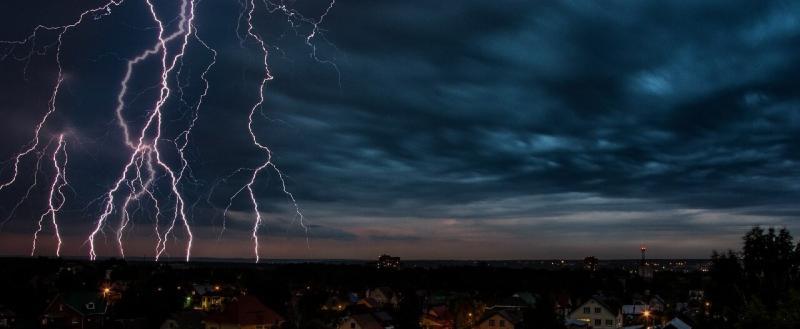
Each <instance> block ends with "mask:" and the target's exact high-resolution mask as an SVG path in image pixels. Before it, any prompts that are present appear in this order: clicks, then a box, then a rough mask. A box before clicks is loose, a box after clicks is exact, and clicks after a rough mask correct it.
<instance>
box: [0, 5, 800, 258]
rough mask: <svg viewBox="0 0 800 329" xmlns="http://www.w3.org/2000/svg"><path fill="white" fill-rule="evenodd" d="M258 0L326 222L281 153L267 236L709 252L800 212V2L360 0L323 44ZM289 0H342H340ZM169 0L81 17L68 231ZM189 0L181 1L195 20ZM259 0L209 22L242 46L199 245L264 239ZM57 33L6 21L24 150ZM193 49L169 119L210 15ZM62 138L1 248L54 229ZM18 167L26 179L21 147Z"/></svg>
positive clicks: (0, 123) (602, 253)
mask: <svg viewBox="0 0 800 329" xmlns="http://www.w3.org/2000/svg"><path fill="white" fill-rule="evenodd" d="M17 2H19V3H20V4H10V3H7V2H4V3H3V4H0V39H4V40H20V39H24V38H25V37H26V36H27V34H28V33H29V32H30V31H32V30H33V29H34V28H35V26H36V25H37V24H44V25H60V24H66V23H68V22H72V21H74V19H75V18H76V17H77V16H78V14H79V13H80V11H82V10H84V9H86V8H90V7H91V6H92V5H94V4H88V5H87V6H86V7H85V8H75V7H76V6H74V5H72V6H65V5H60V4H55V5H54V4H53V3H51V2H49V1H39V2H41V3H38V2H24V1H17ZM23 2H24V3H23ZM98 3H100V2H98ZM256 3H257V8H256V17H255V19H254V24H255V26H256V31H257V32H258V33H259V34H260V35H263V37H264V39H265V41H266V42H267V43H268V44H269V46H270V60H269V63H270V69H271V72H272V74H273V75H274V77H275V79H274V80H272V81H270V82H269V83H268V84H267V87H266V90H265V94H264V95H265V99H266V102H265V103H264V105H263V107H262V113H263V116H262V115H259V116H256V122H255V126H256V133H257V134H258V136H259V138H260V139H261V140H262V141H264V142H265V143H266V144H268V145H269V146H270V147H271V148H272V150H273V151H274V160H275V163H276V164H277V165H278V166H279V167H280V169H281V170H282V171H283V172H284V173H285V174H286V177H287V189H288V190H289V191H291V192H292V193H293V195H294V196H295V198H296V199H297V201H298V203H299V205H300V207H301V208H302V210H303V212H304V214H305V216H306V223H307V224H308V225H309V228H310V229H309V231H308V235H307V236H308V239H309V240H308V241H309V243H308V245H307V244H306V233H305V232H304V230H303V229H302V228H301V227H300V226H299V225H298V223H297V221H296V220H295V219H293V217H292V214H293V210H292V208H291V203H289V202H287V199H286V197H285V196H284V195H283V194H282V193H281V188H280V185H279V184H278V181H277V180H276V179H275V178H276V177H275V176H274V175H272V177H270V176H269V175H268V174H266V175H264V176H261V177H260V178H259V180H258V181H257V185H256V186H257V188H256V190H257V193H256V194H257V195H258V198H259V201H260V202H261V210H262V211H263V215H264V218H265V221H266V222H265V225H264V226H263V227H262V228H261V230H260V236H261V240H262V244H263V245H262V248H261V253H262V258H374V257H376V256H377V255H378V254H380V253H384V252H387V253H391V254H396V255H398V256H401V257H403V258H437V259H441V258H459V259H474V258H482V259H489V258H502V259H512V258H560V257H566V258H577V257H584V256H588V255H595V256H598V257H600V258H635V257H637V256H638V247H639V245H640V244H647V245H648V246H649V249H650V254H651V255H653V256H654V257H707V256H708V255H710V253H711V251H712V250H713V249H717V250H722V249H728V248H738V246H739V241H740V240H739V239H740V236H741V235H742V234H743V233H744V232H745V231H746V230H747V229H748V228H749V227H751V226H752V225H756V224H760V225H772V226H786V227H788V228H789V229H790V230H794V231H795V233H798V234H800V233H799V232H800V225H798V224H797V219H796V216H797V215H798V214H800V207H798V200H800V166H798V158H800V85H798V83H797V82H796V79H798V77H800V3H797V2H795V1H770V2H762V1H755V2H754V1H729V0H726V1H602V2H591V1H406V0H404V1H400V0H397V1H390V0H380V1H356V0H339V1H337V2H336V4H335V6H334V7H333V8H332V9H331V10H330V12H329V13H328V15H326V16H325V18H324V20H323V21H322V23H321V24H320V25H319V28H320V30H319V31H318V33H319V34H318V35H316V36H315V38H314V39H313V40H312V41H313V43H312V44H313V45H314V46H316V53H315V54H316V57H317V60H315V58H314V57H313V56H312V54H314V49H313V48H311V47H309V46H308V45H307V44H306V43H305V42H306V36H307V35H308V34H309V33H310V31H311V29H312V26H311V25H310V24H309V23H308V22H302V21H297V20H295V21H291V20H287V17H286V16H284V15H283V14H282V13H281V12H280V11H275V12H273V13H269V11H268V10H267V9H268V8H267V7H265V6H264V3H263V2H261V1H256ZM287 5H288V7H289V8H291V9H293V10H295V12H296V13H300V14H302V15H303V16H304V17H308V18H309V19H312V20H316V19H318V18H319V17H320V16H321V15H322V13H323V12H324V11H325V9H326V8H327V5H328V3H327V2H324V1H297V2H287ZM4 7H5V8H4ZM62 7H63V8H62ZM146 9H147V7H146V6H145V4H144V3H143V2H142V1H132V0H127V1H126V2H125V3H123V4H122V5H121V6H119V7H114V8H113V10H112V13H111V14H110V15H108V16H106V17H102V18H99V17H98V18H99V19H97V20H89V21H88V23H86V24H84V25H81V26H80V27H79V28H76V29H74V30H71V31H69V32H68V33H67V34H65V36H64V38H63V45H62V51H63V54H62V58H61V60H62V63H63V68H64V72H65V81H64V86H63V90H62V92H61V94H60V95H59V98H58V100H57V104H58V112H57V114H56V115H55V116H54V117H53V119H52V120H50V121H48V124H47V125H46V126H45V128H44V129H43V136H44V137H43V140H44V142H43V143H47V141H50V140H51V139H52V138H53V136H56V135H58V134H60V133H61V132H67V141H68V146H67V150H68V152H69V157H70V158H69V161H70V162H69V166H68V177H67V178H68V179H69V181H70V182H71V187H72V188H71V189H70V190H69V191H68V193H67V195H68V199H67V202H66V204H65V207H64V210H63V211H62V212H61V213H60V214H59V220H60V221H61V222H62V235H63V236H64V238H65V243H64V251H65V252H64V253H65V254H67V255H76V256H83V255H86V253H87V245H86V244H85V243H84V242H85V240H86V236H87V234H88V233H89V232H90V231H91V228H92V226H93V225H94V223H95V222H96V221H97V218H98V216H99V214H100V213H101V211H102V202H101V201H102V200H99V199H98V198H100V197H102V194H103V192H104V191H105V190H107V189H108V188H109V187H111V186H112V184H113V183H114V181H115V180H116V179H117V177H118V176H119V174H120V172H121V170H122V166H123V165H124V163H125V161H126V160H127V157H128V156H129V154H128V153H126V152H127V150H126V149H125V146H124V140H123V139H122V134H121V132H120V131H119V130H118V128H117V124H116V122H115V121H114V120H115V118H116V117H115V115H114V107H115V106H116V95H117V93H118V92H119V81H120V79H121V78H122V77H123V75H124V73H125V61H126V60H128V59H130V58H132V57H134V56H136V55H137V54H139V53H140V52H141V51H142V50H143V49H145V48H146V47H150V46H151V45H153V42H154V40H155V37H156V33H157V30H156V29H155V25H154V23H153V21H152V19H149V16H148V13H147V11H146ZM174 9H175V8H170V7H169V6H167V5H163V4H162V5H161V6H160V7H159V10H160V13H162V15H164V17H169V19H170V20H172V19H173V18H175V17H176V16H175V13H174V11H175V10H174ZM241 12H242V6H241V4H240V3H239V2H238V1H235V0H230V1H216V0H205V1H203V2H200V3H199V5H198V8H197V21H196V25H197V32H198V34H199V35H200V36H201V37H202V38H203V40H204V41H205V42H206V43H207V44H208V45H209V46H211V47H213V48H215V49H216V50H217V51H218V54H219V55H218V61H217V64H215V66H214V67H213V68H212V70H211V71H210V72H209V73H208V78H209V81H210V83H211V86H210V90H209V93H208V96H207V97H206V99H205V100H204V103H203V106H202V107H201V109H200V114H199V119H198V121H197V123H196V126H195V130H194V131H193V132H192V137H191V142H190V144H189V145H190V146H189V151H188V155H189V158H190V165H191V168H192V172H191V178H190V179H187V180H186V181H185V182H184V184H183V186H182V191H183V192H182V193H183V194H184V195H185V197H186V199H187V200H188V203H190V204H189V206H188V208H189V209H188V211H189V212H190V217H191V224H192V228H193V232H194V233H195V235H196V236H195V244H194V251H193V254H194V255H195V256H198V257H203V256H205V257H240V258H249V257H252V246H251V240H250V237H249V233H250V232H249V230H250V229H251V227H252V224H253V220H254V213H253V212H252V207H251V205H250V203H249V199H248V198H247V197H243V196H241V195H240V196H239V197H237V198H235V199H234V200H233V203H232V207H231V212H230V213H229V215H228V216H227V218H224V217H223V216H222V209H223V208H225V206H227V204H228V202H229V198H230V197H231V196H232V195H233V194H234V193H236V191H237V190H238V189H239V188H241V187H242V184H244V183H246V181H247V179H248V178H249V177H247V175H236V174H234V173H235V170H236V169H237V168H240V167H244V168H253V167H256V166H258V165H259V164H260V163H261V162H263V159H264V155H263V153H261V152H259V150H258V148H256V147H255V146H253V145H252V143H251V142H250V140H249V135H248V134H247V115H248V111H249V109H250V107H252V106H253V104H254V103H255V102H256V101H257V100H258V84H259V82H260V80H261V79H262V77H263V68H262V67H261V66H260V64H261V59H262V58H261V57H260V56H261V55H260V53H259V48H258V44H257V43H256V42H255V40H254V39H253V38H245V35H246V28H244V27H242V24H245V21H244V20H241V19H243V18H242V17H241V16H240V14H241ZM237 20H238V25H239V29H238V31H237ZM292 22H294V23H297V24H295V29H294V30H293V29H292V24H290V23H292ZM170 24H172V25H168V27H170V26H171V27H172V28H175V27H176V26H175V23H174V21H172V23H170ZM54 36H55V34H53V33H49V34H48V33H42V35H40V36H39V39H38V40H39V41H38V44H37V45H36V46H35V47H36V48H35V49H36V50H37V51H36V53H35V54H34V55H33V56H30V60H28V58H27V55H28V54H29V52H30V47H28V48H26V47H25V46H17V47H16V48H12V46H11V45H8V44H6V45H0V56H3V55H6V54H8V56H6V57H5V59H4V60H3V61H2V62H0V72H3V73H2V74H0V113H2V120H0V130H1V131H2V138H3V142H2V143H0V144H2V145H0V155H2V158H3V159H10V158H12V157H13V156H14V154H15V152H17V151H18V150H19V149H20V148H21V147H22V146H24V145H25V144H26V143H27V142H28V141H29V140H30V139H31V138H32V137H33V129H34V127H35V125H36V122H37V120H39V118H40V117H41V116H42V114H44V113H45V112H46V110H47V101H48V98H49V95H50V92H51V90H52V88H53V84H54V82H55V79H56V76H57V70H56V66H55V56H54V55H55V49H54V48H53V47H51V46H52V45H53V44H54V42H55V39H54ZM237 36H238V37H237ZM240 38H242V39H243V41H240ZM187 51H188V53H187V55H186V58H185V61H184V66H183V68H182V70H181V76H180V77H179V78H175V77H173V78H172V79H171V80H170V81H171V83H173V84H174V85H178V84H180V85H181V86H183V87H184V88H185V89H184V95H185V99H184V100H183V101H182V100H181V99H180V97H177V96H175V97H172V98H171V99H170V101H169V102H167V104H166V107H165V108H166V110H165V113H166V114H165V117H166V119H165V122H167V123H166V124H165V125H166V127H165V131H166V132H165V133H164V136H163V138H164V140H166V141H170V140H172V139H174V138H175V137H176V136H177V135H178V133H179V132H180V131H181V129H182V127H185V126H186V124H187V118H190V114H191V109H190V107H188V106H186V105H185V104H184V103H183V102H186V103H187V104H194V102H196V101H197V100H198V95H199V94H200V92H201V91H202V90H201V87H202V80H200V74H201V73H202V69H203V67H204V66H205V65H208V64H209V61H210V59H211V56H210V53H209V52H208V51H207V50H206V49H204V48H203V47H201V45H200V44H199V43H198V42H197V41H196V40H192V41H191V42H190V43H189V46H188V48H187ZM158 64H159V63H158V62H157V61H152V62H147V63H144V64H142V65H141V67H139V69H138V71H136V75H135V77H134V79H133V80H132V86H131V90H132V91H131V92H129V95H128V98H127V102H128V107H127V108H126V112H125V113H126V115H127V116H128V117H127V118H128V120H130V122H132V125H133V126H137V125H141V123H142V121H143V120H142V119H143V118H144V117H145V115H146V114H147V113H148V111H150V110H152V104H153V103H154V101H155V100H156V97H157V96H158V89H157V88H154V86H156V84H157V82H158ZM165 143H167V142H165ZM54 146H55V145H51V144H48V145H47V146H46V147H45V146H43V147H44V148H43V150H45V153H46V154H49V153H48V152H52V151H53V147H54ZM164 152H165V153H166V155H165V156H166V158H167V159H168V161H172V162H171V163H173V164H175V165H177V162H175V157H174V155H175V153H174V152H172V151H169V150H165V151H164ZM170 152H172V153H170ZM46 159H47V157H45V161H43V162H42V164H41V166H42V168H41V171H40V175H39V176H38V179H40V181H39V186H38V187H37V188H35V189H33V192H32V193H31V195H30V197H29V199H28V201H26V202H24V203H23V204H22V205H21V206H20V207H19V208H18V210H17V212H16V214H15V216H13V217H11V218H7V216H8V215H9V214H10V211H11V209H12V208H13V207H14V205H15V204H17V202H18V201H19V200H20V198H21V197H22V196H23V195H24V193H25V192H26V189H27V186H28V184H29V183H30V182H31V181H32V178H33V169H34V167H35V157H28V158H26V159H25V160H24V161H23V162H22V164H21V168H23V169H24V170H22V171H21V178H20V182H18V183H17V184H15V185H13V186H11V187H10V188H8V189H5V190H3V191H0V220H5V219H8V221H7V223H6V224H5V225H4V227H3V229H2V231H0V254H6V255H11V254H14V255H17V254H28V253H30V247H31V246H30V239H31V237H32V236H33V232H34V231H35V230H36V220H37V219H38V216H39V214H41V213H42V211H43V210H44V207H45V205H46V196H47V187H49V183H50V182H51V180H52V173H53V171H52V168H51V167H52V164H51V163H50V162H47V161H46ZM2 168H3V170H2V171H0V178H2V181H6V180H7V179H8V177H10V175H11V171H10V169H11V163H10V162H4V163H3V167H2ZM231 174H234V175H232V176H230V175H231ZM226 177H228V178H227V179H225V178H226ZM164 179H165V178H162V183H164V182H165V181H164ZM45 182H46V183H45ZM165 188H166V187H165V186H161V187H160V189H161V191H162V192H161V193H162V194H163V195H164V196H165V197H166V196H167V195H168V193H166V192H165V190H164V189H165ZM98 200H99V201H98ZM153 217H154V213H153V209H152V207H151V205H149V204H147V203H146V202H144V203H143V204H142V207H141V209H139V211H136V212H135V215H134V224H133V225H132V227H131V228H130V229H129V230H128V231H127V233H126V234H125V237H124V239H125V241H126V243H127V244H128V246H129V247H128V248H129V250H131V252H130V253H129V255H137V256H147V257H150V256H152V254H153V249H154V248H153V247H154V245H155V240H156V237H155V235H154V233H153V232H154V230H153V222H154V219H153ZM119 219H120V214H119V213H114V214H112V216H111V217H110V222H109V226H108V227H107V230H106V232H108V238H107V240H103V241H102V242H101V245H100V249H101V250H100V254H101V255H102V256H118V254H117V252H116V249H115V245H114V243H112V242H114V239H115V238H114V233H113V232H114V228H115V227H116V225H118V221H119ZM223 221H225V225H226V230H225V231H224V232H222V231H221V227H222V223H223ZM51 234H52V229H51V228H50V227H45V231H44V233H43V234H42V242H41V244H42V246H43V247H41V249H40V251H39V252H38V253H37V254H41V255H52V254H53V243H52V242H53V239H52V236H51ZM101 240H102V239H101ZM173 241H174V242H170V243H172V244H170V246H169V248H168V253H169V254H170V255H172V256H181V255H182V246H183V244H182V243H184V242H185V237H184V234H183V233H182V231H178V232H177V234H176V236H175V239H174V240H173Z"/></svg>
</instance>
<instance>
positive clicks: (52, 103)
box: [0, 0, 123, 191]
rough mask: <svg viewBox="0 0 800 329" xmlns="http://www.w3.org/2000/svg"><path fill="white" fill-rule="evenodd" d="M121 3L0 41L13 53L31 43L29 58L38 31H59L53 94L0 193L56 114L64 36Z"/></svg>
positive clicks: (117, 0) (120, 1)
mask: <svg viewBox="0 0 800 329" xmlns="http://www.w3.org/2000/svg"><path fill="white" fill-rule="evenodd" d="M122 1H123V0H112V1H109V2H108V3H106V4H105V5H103V6H101V7H98V8H94V9H89V10H86V11H84V12H83V13H81V14H80V16H78V19H77V20H76V21H74V22H72V23H70V24H67V25H61V26H45V25H38V26H36V28H34V30H33V33H31V34H30V35H29V36H28V37H27V38H25V39H23V40H17V41H0V44H6V45H12V47H11V48H12V50H11V51H13V48H15V47H16V46H19V45H25V44H27V43H28V42H33V46H32V47H31V54H29V56H32V53H33V52H34V51H35V50H36V49H35V41H36V39H37V36H38V33H39V31H43V30H45V31H59V32H58V37H57V38H56V40H57V41H56V64H57V65H58V78H57V79H56V85H55V87H53V92H52V94H51V96H50V100H49V102H48V109H47V112H45V114H44V115H43V116H42V118H41V120H39V123H37V124H36V127H35V128H34V131H33V139H32V140H31V141H30V142H29V143H28V145H27V146H24V147H23V148H22V150H21V151H20V152H19V153H17V155H16V156H14V159H13V168H12V174H11V177H10V178H8V179H7V180H6V181H5V182H4V183H2V184H0V191H2V190H3V189H5V188H7V187H9V186H11V185H13V184H14V183H15V182H16V180H17V176H18V175H19V163H20V161H22V159H23V158H24V157H26V156H27V155H28V154H31V153H33V152H34V151H35V150H36V149H37V148H38V147H39V142H40V139H41V132H42V127H44V125H45V124H46V123H47V120H48V119H49V118H50V117H51V116H52V114H53V113H55V112H56V98H58V92H59V90H60V89H61V83H62V82H64V72H63V69H62V67H61V46H62V45H63V37H64V34H66V33H67V32H68V31H69V30H71V29H73V28H76V27H78V26H80V25H81V24H82V23H83V22H84V19H85V18H86V17H87V16H89V15H95V17H94V19H99V18H101V17H104V16H107V15H110V14H111V8H112V7H115V6H119V5H120V4H122Z"/></svg>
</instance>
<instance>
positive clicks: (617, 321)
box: [567, 296, 623, 328]
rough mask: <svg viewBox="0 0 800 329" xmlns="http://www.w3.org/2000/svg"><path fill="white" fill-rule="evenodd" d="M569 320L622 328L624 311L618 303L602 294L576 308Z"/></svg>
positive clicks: (596, 325) (595, 325)
mask: <svg viewBox="0 0 800 329" xmlns="http://www.w3.org/2000/svg"><path fill="white" fill-rule="evenodd" d="M567 320H577V321H582V322H585V323H587V324H589V325H590V326H591V327H592V328H621V327H622V320H623V319H622V311H621V308H620V307H619V306H617V304H616V303H614V302H613V301H611V300H610V299H606V298H604V297H602V296H593V297H592V298H589V299H588V300H587V301H586V302H584V303H583V304H581V305H580V306H578V307H577V308H575V309H574V310H573V311H572V312H570V313H569V315H568V316H567Z"/></svg>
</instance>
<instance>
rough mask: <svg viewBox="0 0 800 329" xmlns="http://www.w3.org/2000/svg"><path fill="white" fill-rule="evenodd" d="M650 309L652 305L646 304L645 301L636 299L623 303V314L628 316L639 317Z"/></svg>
mask: <svg viewBox="0 0 800 329" xmlns="http://www.w3.org/2000/svg"><path fill="white" fill-rule="evenodd" d="M649 310H650V305H647V304H645V303H644V302H642V301H640V300H637V301H634V302H633V304H625V305H622V315H623V316H625V317H626V318H627V317H639V316H641V315H642V314H644V312H645V311H649Z"/></svg>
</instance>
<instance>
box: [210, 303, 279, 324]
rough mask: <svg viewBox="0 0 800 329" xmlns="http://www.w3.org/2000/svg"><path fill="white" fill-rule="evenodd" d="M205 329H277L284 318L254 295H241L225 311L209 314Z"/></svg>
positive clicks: (227, 305)
mask: <svg viewBox="0 0 800 329" xmlns="http://www.w3.org/2000/svg"><path fill="white" fill-rule="evenodd" d="M203 322H204V323H205V329H277V328H280V326H281V325H282V324H283V323H284V322H285V320H284V318H283V317H282V316H280V315H279V314H278V313H276V312H275V311H273V310H272V309H271V308H269V307H267V306H266V305H264V304H262V303H261V302H260V301H259V300H258V299H257V298H255V297H252V296H239V297H235V298H233V299H232V301H231V302H229V303H227V304H226V305H225V309H224V311H222V312H221V313H217V314H211V315H209V316H208V317H207V318H206V319H205V320H204V321H203Z"/></svg>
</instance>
